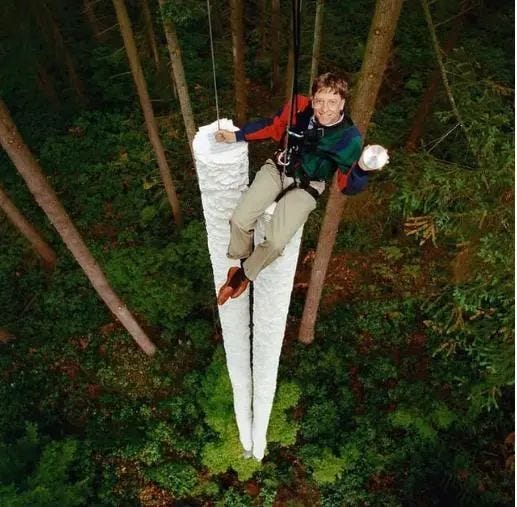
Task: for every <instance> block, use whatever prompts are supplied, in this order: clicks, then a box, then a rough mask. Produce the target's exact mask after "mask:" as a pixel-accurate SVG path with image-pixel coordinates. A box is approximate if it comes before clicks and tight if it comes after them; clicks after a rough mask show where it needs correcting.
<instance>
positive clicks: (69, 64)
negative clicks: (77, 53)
mask: <svg viewBox="0 0 517 507" xmlns="http://www.w3.org/2000/svg"><path fill="white" fill-rule="evenodd" d="M41 6H42V8H43V11H44V12H45V14H46V18H47V20H48V22H49V24H50V28H51V31H52V38H53V39H54V44H55V46H56V48H57V49H58V51H59V52H60V53H61V55H62V57H63V59H64V61H65V67H66V71H67V73H68V80H69V81H70V86H71V87H72V89H73V90H74V92H75V94H76V96H77V98H78V99H79V102H80V103H81V104H82V105H85V104H86V103H87V102H88V100H87V98H86V93H85V91H84V85H83V82H82V81H81V79H80V78H79V74H78V73H77V68H76V65H75V62H74V59H73V58H72V55H71V53H70V51H68V48H67V47H66V45H65V40H64V39H63V35H62V34H61V29H60V28H59V25H58V24H57V21H56V19H55V18H54V16H53V15H52V12H51V11H50V9H49V7H48V5H47V4H46V3H45V2H42V3H41ZM35 9H36V21H37V23H38V24H39V26H40V29H41V31H42V32H43V33H44V34H45V33H46V26H45V25H46V24H45V22H44V21H43V20H42V19H41V17H40V15H39V13H38V10H37V7H36V8H35Z"/></svg>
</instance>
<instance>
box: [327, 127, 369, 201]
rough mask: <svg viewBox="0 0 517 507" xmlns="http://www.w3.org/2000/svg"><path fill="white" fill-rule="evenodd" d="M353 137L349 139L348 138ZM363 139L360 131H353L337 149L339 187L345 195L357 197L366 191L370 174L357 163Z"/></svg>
mask: <svg viewBox="0 0 517 507" xmlns="http://www.w3.org/2000/svg"><path fill="white" fill-rule="evenodd" d="M349 135H351V136H352V137H351V138H349V137H348V136H349ZM362 144H363V141H362V137H361V135H360V134H359V131H357V130H356V129H352V132H350V133H348V134H347V137H346V138H345V139H343V140H342V141H341V142H340V143H339V145H338V146H337V148H336V152H335V161H336V162H337V185H338V188H339V190H340V191H341V192H342V193H343V194H345V195H355V194H358V193H359V192H361V191H362V190H364V189H365V187H366V184H367V183H368V173H367V172H366V171H363V170H362V169H361V168H360V167H359V165H358V164H357V161H358V160H359V158H360V157H361V151H362Z"/></svg>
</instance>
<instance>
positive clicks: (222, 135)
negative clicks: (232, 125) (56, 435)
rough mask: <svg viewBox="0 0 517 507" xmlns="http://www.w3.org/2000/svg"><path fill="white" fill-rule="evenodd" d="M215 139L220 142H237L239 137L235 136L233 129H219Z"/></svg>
mask: <svg viewBox="0 0 517 507" xmlns="http://www.w3.org/2000/svg"><path fill="white" fill-rule="evenodd" d="M214 137H215V140H216V141H217V142H218V143H235V142H237V137H236V136H235V132H232V131H231V130H223V129H221V130H218V131H217V132H216V133H215V135H214Z"/></svg>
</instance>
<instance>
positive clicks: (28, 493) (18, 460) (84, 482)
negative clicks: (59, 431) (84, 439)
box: [0, 424, 90, 507]
mask: <svg viewBox="0 0 517 507" xmlns="http://www.w3.org/2000/svg"><path fill="white" fill-rule="evenodd" d="M78 455H79V448H78V442H77V441H76V440H72V439H67V440H63V441H49V440H48V439H42V438H41V437H40V436H39V435H38V433H37V428H36V426H35V425H31V424H28V425H27V428H26V434H25V436H24V437H21V438H20V439H18V440H17V441H16V442H15V443H14V444H2V445H1V446H0V463H1V469H0V505H6V506H7V505H9V506H13V507H18V506H19V507H22V506H26V505H34V506H37V507H47V506H48V507H50V506H53V505H63V506H64V507H73V506H77V505H87V501H88V495H89V488H90V478H89V477H84V475H83V474H84V472H83V474H81V475H79V473H80V470H77V469H76V464H77V460H78Z"/></svg>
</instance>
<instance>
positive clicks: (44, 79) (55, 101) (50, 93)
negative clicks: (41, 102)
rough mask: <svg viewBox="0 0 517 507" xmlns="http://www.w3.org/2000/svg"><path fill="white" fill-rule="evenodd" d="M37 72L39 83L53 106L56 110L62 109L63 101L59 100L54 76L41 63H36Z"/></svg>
mask: <svg viewBox="0 0 517 507" xmlns="http://www.w3.org/2000/svg"><path fill="white" fill-rule="evenodd" d="M36 72H37V76H38V85H39V87H40V89H41V91H42V92H43V94H44V95H45V96H46V97H47V99H48V100H49V102H50V103H51V104H52V107H53V108H54V109H55V110H56V111H59V110H61V102H60V101H59V97H58V95H57V92H56V87H55V86H54V80H53V79H52V76H51V75H50V74H49V73H48V72H47V69H45V67H44V66H43V65H42V64H41V63H38V64H37V65H36Z"/></svg>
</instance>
